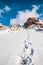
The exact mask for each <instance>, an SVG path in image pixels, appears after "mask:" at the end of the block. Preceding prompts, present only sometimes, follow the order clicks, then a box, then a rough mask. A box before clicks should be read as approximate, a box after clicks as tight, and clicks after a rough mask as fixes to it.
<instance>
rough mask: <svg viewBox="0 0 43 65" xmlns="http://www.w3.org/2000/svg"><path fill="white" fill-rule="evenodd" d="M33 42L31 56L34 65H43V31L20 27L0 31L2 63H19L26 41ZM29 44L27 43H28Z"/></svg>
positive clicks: (3, 64)
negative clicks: (13, 29) (18, 28)
mask: <svg viewBox="0 0 43 65" xmlns="http://www.w3.org/2000/svg"><path fill="white" fill-rule="evenodd" d="M25 40H27V42H30V43H32V45H29V50H26V53H27V55H28V51H29V53H30V49H31V48H33V50H34V54H33V56H31V59H32V63H34V65H43V33H42V32H40V31H36V30H34V29H22V28H21V29H20V30H17V31H16V30H15V31H12V32H11V31H8V29H7V30H4V31H0V65H19V60H20V56H21V55H22V54H23V48H24V41H25ZM26 44H27V43H26Z"/></svg>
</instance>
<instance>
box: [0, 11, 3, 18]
mask: <svg viewBox="0 0 43 65" xmlns="http://www.w3.org/2000/svg"><path fill="white" fill-rule="evenodd" d="M2 13H4V11H3V10H0V18H1V17H2Z"/></svg>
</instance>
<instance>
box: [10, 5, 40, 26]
mask: <svg viewBox="0 0 43 65" xmlns="http://www.w3.org/2000/svg"><path fill="white" fill-rule="evenodd" d="M32 7H33V9H32V10H31V11H30V10H25V11H18V14H17V17H16V18H14V19H11V20H10V24H11V25H14V24H15V23H16V24H17V23H19V24H21V25H23V24H24V22H26V20H27V19H28V18H29V17H36V18H39V17H40V16H41V14H38V13H37V10H38V9H39V7H40V6H37V5H32Z"/></svg>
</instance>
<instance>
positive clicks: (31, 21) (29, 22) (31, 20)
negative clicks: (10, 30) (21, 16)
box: [23, 17, 43, 28]
mask: <svg viewBox="0 0 43 65" xmlns="http://www.w3.org/2000/svg"><path fill="white" fill-rule="evenodd" d="M33 24H34V25H36V26H37V25H38V26H40V27H41V28H43V24H42V23H40V21H39V20H38V19H37V18H34V17H32V18H28V19H27V21H26V23H24V25H23V27H24V28H27V27H29V26H31V25H33Z"/></svg>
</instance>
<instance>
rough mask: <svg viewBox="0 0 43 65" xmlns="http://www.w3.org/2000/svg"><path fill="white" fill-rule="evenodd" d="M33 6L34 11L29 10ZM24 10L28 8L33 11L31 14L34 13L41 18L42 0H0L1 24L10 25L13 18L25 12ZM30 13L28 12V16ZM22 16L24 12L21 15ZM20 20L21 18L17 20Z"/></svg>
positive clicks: (15, 18)
mask: <svg viewBox="0 0 43 65" xmlns="http://www.w3.org/2000/svg"><path fill="white" fill-rule="evenodd" d="M33 5H34V6H33ZM33 8H36V10H35V13H34V12H31V11H32V9H33ZM37 8H38V9H37ZM26 10H29V11H30V12H31V13H33V14H32V15H33V16H34V15H35V14H36V15H37V16H36V17H37V18H39V19H43V0H0V23H2V24H3V25H10V23H11V22H12V21H13V20H14V21H15V20H16V21H17V20H18V19H20V17H21V15H22V13H24V12H27V11H26ZM33 10H34V9H33ZM29 11H28V13H29ZM31 13H29V14H30V17H31ZM40 14H41V15H40ZM38 15H40V16H38ZM23 16H24V14H23V15H22V17H23ZM26 16H27V15H26ZM22 17H21V18H22ZM23 18H25V17H23ZM11 19H12V21H11ZM21 20H22V19H20V20H19V21H21ZM10 21H11V22H10ZM24 21H25V20H24Z"/></svg>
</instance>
